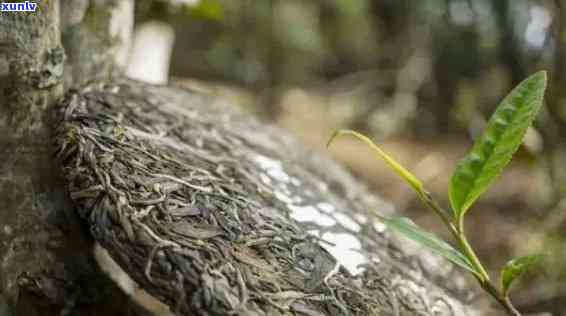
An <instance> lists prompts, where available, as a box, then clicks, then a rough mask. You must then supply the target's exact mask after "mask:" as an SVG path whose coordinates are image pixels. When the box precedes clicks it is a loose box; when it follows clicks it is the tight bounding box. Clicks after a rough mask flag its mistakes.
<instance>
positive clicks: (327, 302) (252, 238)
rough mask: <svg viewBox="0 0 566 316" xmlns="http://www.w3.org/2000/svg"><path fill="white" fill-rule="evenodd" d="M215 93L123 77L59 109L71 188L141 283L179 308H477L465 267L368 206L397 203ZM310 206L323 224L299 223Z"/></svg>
mask: <svg viewBox="0 0 566 316" xmlns="http://www.w3.org/2000/svg"><path fill="white" fill-rule="evenodd" d="M213 100H214V99H211V98H209V97H207V96H203V95H201V94H197V93H194V92H191V91H187V90H183V89H179V88H174V87H162V86H151V85H147V84H141V83H138V82H134V81H127V80H122V81H114V82H106V83H103V84H102V83H99V84H91V85H89V86H87V87H84V88H82V89H81V90H79V91H74V92H72V93H71V94H69V95H68V96H67V98H66V100H65V102H64V103H63V105H62V106H61V107H60V108H59V110H58V111H59V117H60V119H61V120H62V121H61V122H60V123H57V124H56V125H55V126H56V127H57V136H56V141H57V148H58V153H57V157H58V158H59V160H60V161H61V162H62V165H63V166H64V169H63V170H64V172H63V173H64V175H65V178H66V181H67V183H68V188H69V191H70V194H71V197H72V198H73V200H74V201H75V203H76V205H77V206H78V210H79V213H80V214H81V216H82V217H83V218H85V219H86V220H87V221H88V222H89V225H90V229H91V232H92V233H93V236H94V237H95V239H96V240H97V241H99V242H100V243H101V245H103V246H104V247H105V248H106V249H107V250H108V251H109V252H110V254H111V255H112V257H113V258H114V259H115V260H116V261H117V262H118V263H119V264H120V265H121V266H122V267H123V268H124V270H125V271H127V272H128V273H129V274H130V275H131V276H132V277H133V278H134V279H135V280H136V281H137V282H138V283H140V284H141V285H142V286H143V288H144V289H145V290H147V291H148V292H150V293H151V294H153V295H154V296H156V297H158V298H159V299H161V300H162V301H163V302H165V303H167V304H168V305H169V306H170V307H171V308H172V309H173V311H174V312H175V313H176V314H178V315H228V314H237V315H431V316H432V315H475V314H477V313H478V311H477V305H475V307H474V297H475V296H474V295H472V293H471V292H470V291H469V288H468V287H467V285H466V281H465V280H464V279H463V277H462V274H461V271H455V270H454V267H453V266H452V265H451V264H449V263H447V262H445V261H444V260H442V259H441V258H438V257H436V256H434V255H432V254H430V253H428V252H426V251H421V250H418V249H414V248H411V247H410V246H409V245H406V244H402V243H401V241H398V240H396V239H395V238H393V237H392V236H391V235H390V233H389V231H387V230H385V228H384V227H382V226H381V225H379V224H375V221H374V220H373V219H372V218H371V216H370V215H369V213H368V210H370V209H378V210H379V211H380V212H382V213H388V212H389V213H390V212H391V210H389V211H388V210H387V208H386V207H387V205H386V204H385V203H383V202H382V201H381V202H380V201H379V200H378V199H377V198H375V197H372V196H371V195H370V194H369V193H368V192H367V191H366V190H365V189H364V188H363V187H361V186H360V185H359V184H358V183H356V181H354V179H352V177H351V176H350V175H349V174H348V173H347V172H345V171H344V170H343V169H342V168H340V167H339V166H338V165H336V164H335V163H333V162H331V161H329V160H327V159H326V158H323V157H320V156H318V155H315V154H313V153H312V152H309V151H307V150H305V149H303V148H302V147H301V146H300V145H299V144H298V143H297V142H296V141H295V140H294V139H292V138H291V137H289V136H288V135H287V134H286V133H284V132H283V131H281V130H278V129H276V128H273V127H270V126H264V125H261V124H259V123H258V122H256V121H255V120H253V119H251V118H249V117H248V116H246V115H242V114H239V113H236V112H234V111H233V109H232V108H230V107H229V106H226V105H223V104H218V103H217V102H213ZM313 212H314V213H316V214H318V215H317V217H318V218H327V219H328V221H327V223H326V224H323V225H321V224H315V223H313V222H299V221H297V219H300V218H301V217H302V216H303V215H305V214H306V213H313ZM307 231H310V232H311V234H308V233H307ZM325 233H332V234H335V236H337V238H336V242H337V243H338V244H340V243H341V242H342V240H349V242H350V245H347V246H349V247H352V248H357V249H355V250H354V251H352V252H350V253H349V254H347V256H355V255H356V254H359V255H362V256H363V257H364V258H365V259H364V260H362V261H364V264H363V268H362V270H361V271H359V273H357V274H355V275H353V274H351V273H350V271H349V270H348V269H346V267H345V266H347V265H348V264H347V260H346V261H342V260H344V259H348V258H335V256H333V255H332V254H331V253H335V251H336V248H335V247H333V246H331V245H329V244H328V243H326V242H325V241H322V240H321V239H320V238H319V236H320V237H324V236H325V235H324V234H325ZM327 236H328V235H327ZM352 238H353V239H352ZM356 243H359V245H358V246H357V245H356ZM342 246H343V245H342ZM411 249H412V250H411ZM336 259H338V260H339V261H338V262H337V261H336ZM341 263H343V264H344V265H342V264H341ZM476 298H477V297H476ZM475 303H478V302H477V301H476V302H475Z"/></svg>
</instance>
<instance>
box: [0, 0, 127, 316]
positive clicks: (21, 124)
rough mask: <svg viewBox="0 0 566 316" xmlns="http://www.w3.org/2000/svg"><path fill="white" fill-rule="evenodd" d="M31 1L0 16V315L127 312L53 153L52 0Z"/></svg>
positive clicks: (60, 71)
mask: <svg viewBox="0 0 566 316" xmlns="http://www.w3.org/2000/svg"><path fill="white" fill-rule="evenodd" d="M38 5H39V8H38V12H37V13H8V12H3V13H2V15H1V16H0V49H1V52H0V65H1V67H0V77H1V80H0V85H1V86H0V88H1V91H2V93H1V94H0V152H1V153H2V160H1V162H0V262H1V265H0V315H2V316H6V315H10V316H15V315H25V316H33V315H69V314H70V312H71V311H72V312H73V315H101V314H104V315H106V314H108V315H128V314H129V310H130V309H131V308H130V307H129V306H128V304H124V303H123V302H124V300H126V298H125V296H124V294H122V292H121V291H119V289H118V288H117V287H116V286H115V285H114V283H112V282H110V281H109V279H108V278H107V277H105V275H104V274H102V273H100V272H99V270H98V267H97V265H96V263H95V261H94V260H93V257H92V239H91V238H90V236H89V235H88V234H86V231H85V230H84V229H83V227H81V224H80V221H79V220H78V218H77V216H76V215H75V212H74V209H73V206H72V204H71V202H70V201H69V199H68V197H67V194H66V193H65V190H64V186H63V185H62V183H61V178H60V175H59V172H58V171H57V170H58V169H57V168H56V166H55V164H54V162H53V159H52V151H53V148H52V146H51V144H52V138H51V134H52V133H51V129H50V123H49V122H50V119H49V117H48V110H49V109H50V108H51V107H52V105H53V104H54V103H56V102H57V101H58V100H59V99H60V98H61V97H62V95H63V77H64V65H65V51H64V49H63V47H62V46H61V42H60V26H59V13H60V8H59V3H58V1H48V0H45V1H40V2H38ZM101 302H104V304H102V303H101Z"/></svg>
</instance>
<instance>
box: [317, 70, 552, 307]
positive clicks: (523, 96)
mask: <svg viewBox="0 0 566 316" xmlns="http://www.w3.org/2000/svg"><path fill="white" fill-rule="evenodd" d="M545 89H546V72H544V71H539V72H537V73H535V74H533V75H531V76H530V77H528V78H527V79H525V80H524V81H523V82H521V83H519V85H517V87H515V89H513V90H512V91H511V93H509V94H508V95H507V96H506V97H505V98H504V99H503V101H501V103H500V104H499V105H498V107H497V109H496V110H495V112H494V113H493V115H492V116H491V118H490V119H489V122H488V124H487V127H486V128H485V131H484V132H483V134H482V136H481V137H479V138H478V139H477V140H476V141H475V143H474V145H473V147H472V149H471V151H470V152H469V153H468V154H467V155H466V156H465V157H464V158H463V159H462V160H461V161H460V162H459V163H458V165H457V166H456V170H455V171H454V173H453V174H452V179H451V181H450V189H449V193H448V197H449V199H450V205H451V212H446V211H445V210H444V209H443V208H442V207H440V205H439V204H438V203H437V202H436V201H435V200H434V199H433V198H432V197H431V195H430V194H429V192H428V191H427V190H426V189H425V188H424V185H423V184H422V182H421V181H420V180H419V179H418V178H417V177H416V176H415V175H413V174H412V173H411V172H410V171H408V170H407V169H406V168H404V167H403V166H402V165H401V164H399V163H398V162H397V161H395V159H393V158H392V157H391V156H389V155H388V154H387V153H386V152H384V151H383V150H382V149H381V148H379V147H378V146H377V145H376V144H375V143H374V142H373V141H372V140H371V139H369V138H368V137H366V136H364V135H362V134H360V133H357V132H355V131H351V130H338V131H336V132H335V133H334V134H333V135H332V137H331V138H330V140H329V141H328V146H330V145H331V144H332V142H333V141H334V140H335V139H336V138H337V137H340V136H346V135H349V136H353V137H355V138H357V139H359V140H361V141H362V142H364V143H365V144H367V145H369V146H370V147H371V149H372V150H373V151H374V152H375V153H376V155H377V157H378V158H379V159H381V160H383V161H384V162H385V163H386V164H387V165H388V166H389V167H391V169H393V171H395V172H396V173H397V174H398V175H399V176H400V177H401V178H402V179H403V180H405V181H406V182H407V183H408V184H409V186H410V187H411V188H412V189H413V190H414V191H415V193H416V194H417V196H418V197H419V198H420V200H421V201H422V202H423V203H424V204H425V205H426V206H427V207H428V208H430V209H431V210H432V211H433V212H434V213H435V214H437V215H438V216H439V217H440V219H441V220H442V221H443V223H444V224H445V225H446V227H447V229H448V230H449V231H450V233H451V234H452V237H453V238H454V241H455V243H456V246H452V245H451V244H449V243H448V242H446V241H444V240H442V239H440V238H439V237H437V236H435V235H434V234H432V233H430V232H427V231H424V230H423V229H421V228H419V227H418V226H417V225H415V224H414V223H413V222H412V221H411V220H410V219H408V218H385V217H383V216H381V215H379V214H377V212H375V211H374V212H373V214H374V215H375V216H376V217H377V218H378V219H379V220H380V221H382V222H383V223H384V224H385V225H387V226H388V227H389V228H390V229H391V230H393V231H396V232H398V233H400V234H402V235H403V236H405V237H407V238H409V239H412V240H413V241H415V242H417V243H419V244H421V245H422V246H424V247H426V248H428V249H430V250H431V251H434V252H436V253H437V254H439V255H441V256H443V257H445V258H446V259H448V260H450V261H451V262H452V263H454V264H456V265H458V266H460V267H462V268H464V269H466V270H468V271H469V272H471V273H472V274H473V275H474V277H475V278H476V280H477V281H478V282H479V284H480V286H481V287H482V288H483V289H484V290H485V291H486V292H487V293H489V294H490V295H491V296H493V297H494V298H495V300H496V301H497V302H498V303H499V304H501V306H502V307H503V308H504V309H505V311H506V312H507V313H508V314H509V315H512V316H520V315H521V314H520V313H519V312H518V311H517V309H516V308H515V307H514V306H513V304H512V303H511V300H510V298H509V290H510V287H511V285H512V283H513V281H515V280H516V279H517V278H518V277H519V276H521V275H522V274H523V273H525V272H526V271H527V270H528V269H530V268H532V267H533V266H535V265H537V264H539V263H540V261H541V260H542V256H541V255H538V254H536V255H529V256H524V257H519V258H515V259H512V260H510V261H509V262H508V263H507V264H505V266H504V267H503V269H502V271H501V275H500V285H499V287H498V286H496V284H495V283H493V281H492V280H491V279H490V277H489V275H488V273H487V271H486V269H485V268H484V266H483V264H482V263H481V261H480V260H479V258H478V257H477V255H476V253H475V251H474V249H473V248H472V246H471V245H470V243H469V242H468V239H467V237H466V234H465V229H464V217H465V215H466V214H467V211H468V210H469V209H470V208H471V207H472V206H473V204H474V203H475V202H476V200H477V199H478V198H479V197H480V196H481V195H482V194H483V193H484V192H485V191H486V190H487V189H488V188H489V187H490V185H491V184H492V183H493V182H494V180H495V179H496V178H497V177H498V176H499V174H501V172H502V171H503V169H504V168H505V166H506V165H507V164H508V163H509V161H510V160H511V158H512V157H513V154H515V152H516V151H517V149H518V148H519V146H520V145H521V143H522V142H523V137H524V136H525V133H526V131H527V129H528V128H529V127H530V126H531V124H532V123H533V120H534V119H535V117H536V115H537V113H538V111H539V109H540V107H541V106H542V102H543V98H544V92H545Z"/></svg>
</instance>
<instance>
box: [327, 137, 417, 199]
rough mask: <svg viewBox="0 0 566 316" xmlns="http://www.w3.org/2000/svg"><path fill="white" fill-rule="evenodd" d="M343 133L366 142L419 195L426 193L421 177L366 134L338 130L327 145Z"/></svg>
mask: <svg viewBox="0 0 566 316" xmlns="http://www.w3.org/2000/svg"><path fill="white" fill-rule="evenodd" d="M342 135H352V136H354V137H356V138H357V139H359V140H361V141H363V142H364V143H366V144H367V145H368V146H369V147H370V148H371V149H372V150H373V151H374V152H375V153H376V154H377V156H378V157H379V158H380V159H382V160H383V161H385V163H387V164H388V165H389V167H391V169H393V170H394V171H395V172H396V173H397V174H398V175H399V176H400V177H401V178H403V179H404V180H405V181H406V182H407V183H408V184H409V185H410V186H411V187H412V188H413V189H414V190H415V191H416V192H417V194H419V196H421V195H423V194H424V193H425V190H424V188H423V184H422V182H421V181H420V180H419V179H417V177H415V176H414V175H413V174H412V173H411V172H409V170H407V169H405V168H404V167H403V166H401V165H400V164H399V163H398V162H397V161H395V159H393V158H391V156H389V155H388V154H387V153H385V152H384V151H383V150H381V148H379V147H378V146H377V145H376V144H375V143H374V142H373V141H372V140H371V139H369V138H368V137H367V136H364V135H362V134H360V133H358V132H355V131H352V130H338V131H336V132H334V134H332V137H330V139H329V140H328V144H327V145H326V146H327V147H329V146H330V145H331V144H332V142H333V141H334V139H336V138H337V137H338V136H342Z"/></svg>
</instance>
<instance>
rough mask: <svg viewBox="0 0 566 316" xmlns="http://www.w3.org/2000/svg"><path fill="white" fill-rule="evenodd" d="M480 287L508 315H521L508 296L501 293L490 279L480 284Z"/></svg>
mask: <svg viewBox="0 0 566 316" xmlns="http://www.w3.org/2000/svg"><path fill="white" fill-rule="evenodd" d="M481 286H482V288H483V289H484V290H485V291H486V292H488V293H489V294H490V295H491V296H493V298H495V300H496V301H497V302H498V303H499V304H500V305H501V306H502V307H503V308H504V309H505V311H506V312H507V314H509V316H521V313H520V312H519V311H518V310H517V309H516V308H515V306H513V304H512V303H511V299H510V298H509V296H504V295H502V294H501V293H500V292H499V290H498V289H497V288H496V287H495V286H494V285H493V283H491V282H490V281H487V282H484V283H482V284H481Z"/></svg>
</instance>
